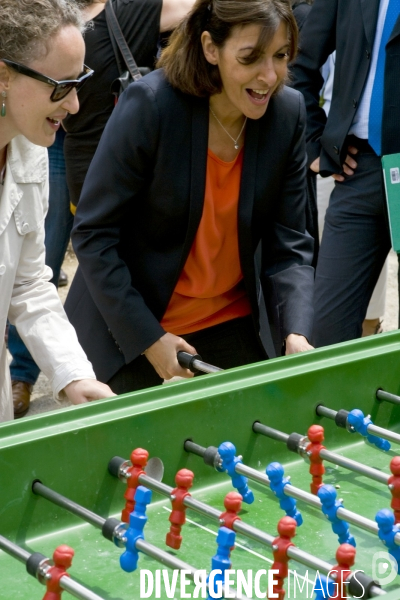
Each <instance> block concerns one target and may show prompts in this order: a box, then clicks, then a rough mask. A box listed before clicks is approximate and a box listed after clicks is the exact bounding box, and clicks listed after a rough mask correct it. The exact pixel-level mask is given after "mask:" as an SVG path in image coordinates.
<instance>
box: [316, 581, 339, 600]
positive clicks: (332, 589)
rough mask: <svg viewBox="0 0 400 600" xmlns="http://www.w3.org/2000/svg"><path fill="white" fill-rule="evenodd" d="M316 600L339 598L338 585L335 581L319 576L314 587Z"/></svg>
mask: <svg viewBox="0 0 400 600" xmlns="http://www.w3.org/2000/svg"><path fill="white" fill-rule="evenodd" d="M314 592H315V598H314V600H327V598H337V590H336V583H335V582H334V581H333V579H330V578H328V577H325V575H319V576H318V577H317V579H316V581H315V585H314Z"/></svg>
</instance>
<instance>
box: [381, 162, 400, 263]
mask: <svg viewBox="0 0 400 600" xmlns="http://www.w3.org/2000/svg"><path fill="white" fill-rule="evenodd" d="M382 167H383V179H384V182H385V191H386V201H387V207H388V215H389V226H390V237H391V240H392V247H393V250H394V251H395V252H400V154H387V155H386V156H382Z"/></svg>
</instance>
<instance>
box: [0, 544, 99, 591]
mask: <svg viewBox="0 0 400 600" xmlns="http://www.w3.org/2000/svg"><path fill="white" fill-rule="evenodd" d="M0 549H1V550H4V552H7V554H9V555H10V556H12V557H13V558H16V559H17V560H19V561H20V562H22V563H24V564H25V565H26V563H27V562H28V560H29V559H30V557H31V556H32V554H31V553H30V552H28V551H27V550H24V549H23V548H21V547H20V546H18V545H17V544H14V543H13V542H11V541H10V540H8V539H7V538H5V537H3V536H2V535H0ZM59 584H60V587H61V588H62V589H63V590H65V591H66V592H69V593H70V594H71V595H72V596H75V598H79V599H80V600H104V599H103V598H101V596H98V594H95V593H94V592H92V591H91V590H89V589H87V588H85V587H84V586H83V585H81V584H80V583H78V582H77V581H74V580H73V579H72V578H71V577H69V576H66V575H65V576H64V577H61V578H60V580H59Z"/></svg>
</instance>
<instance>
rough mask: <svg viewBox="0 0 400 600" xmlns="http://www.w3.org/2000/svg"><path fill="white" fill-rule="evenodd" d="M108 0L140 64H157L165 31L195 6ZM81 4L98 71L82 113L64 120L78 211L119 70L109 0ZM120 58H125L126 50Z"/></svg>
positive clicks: (84, 94)
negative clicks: (107, 6)
mask: <svg viewBox="0 0 400 600" xmlns="http://www.w3.org/2000/svg"><path fill="white" fill-rule="evenodd" d="M109 1H110V2H111V1H112V4H113V8H114V12H115V15H116V17H117V19H118V23H119V25H120V27H121V31H122V33H123V36H124V38H125V40H126V43H127V44H128V47H129V49H130V51H131V53H132V56H133V58H134V59H135V61H136V64H137V65H138V66H139V68H140V67H147V68H149V69H153V68H154V66H155V63H156V60H157V53H158V50H159V39H160V33H165V32H170V31H171V30H172V29H173V28H174V27H175V26H176V25H177V24H178V23H179V21H180V20H181V19H182V18H183V17H184V16H185V15H186V13H187V12H188V11H189V10H190V8H191V7H192V5H193V1H194V0H109ZM79 4H80V6H81V7H82V11H83V16H84V19H85V20H86V21H87V22H88V21H91V24H90V27H89V28H88V30H87V31H86V33H85V45H86V54H85V64H90V65H91V67H92V69H93V70H94V75H93V77H92V78H91V81H89V82H88V85H87V86H85V87H84V88H83V89H82V91H81V93H80V95H79V101H80V110H79V113H77V114H76V115H68V117H67V118H66V119H65V120H64V122H63V125H64V127H65V129H66V131H67V136H66V140H65V145H64V152H65V161H66V171H67V183H68V189H69V194H70V202H71V209H72V212H73V213H75V210H76V206H77V204H78V202H79V197H80V194H81V190H82V185H83V182H84V180H85V177H86V173H87V170H88V168H89V165H90V163H91V160H92V158H93V156H94V153H95V152H96V148H97V145H98V143H99V140H100V138H101V134H102V133H103V130H104V127H105V125H106V123H107V121H108V119H109V118H110V115H111V113H112V111H113V109H114V106H115V97H114V96H113V94H112V93H111V85H112V83H113V82H114V81H115V80H116V79H117V78H118V77H119V75H120V74H119V71H118V66H117V61H116V58H115V54H114V51H113V47H112V44H111V40H110V35H109V31H108V27H107V20H106V14H105V10H104V9H105V4H106V2H105V1H98V2H93V1H92V0H80V2H79ZM120 60H121V63H122V64H124V63H123V59H122V56H121V57H120ZM99 201H100V198H99Z"/></svg>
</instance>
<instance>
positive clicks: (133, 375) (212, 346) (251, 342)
mask: <svg viewBox="0 0 400 600" xmlns="http://www.w3.org/2000/svg"><path fill="white" fill-rule="evenodd" d="M181 337H182V338H184V339H185V340H186V341H187V342H188V343H189V344H191V345H192V346H194V347H195V348H196V350H197V352H198V354H200V356H201V357H202V359H203V360H204V361H205V362H207V363H210V364H213V365H215V366H217V367H220V368H221V369H230V368H232V367H239V366H241V365H247V364H251V363H254V362H258V361H260V360H265V359H266V358H268V357H267V356H266V354H265V351H264V349H263V347H262V345H261V341H260V339H259V338H258V337H257V334H256V332H255V330H254V325H253V321H252V318H251V317H243V318H240V319H233V320H231V321H227V322H226V323H221V324H220V325H215V326H214V327H208V328H207V329H203V330H201V331H196V332H195V333H189V334H187V335H182V336H181ZM162 381H163V380H162V379H161V377H159V376H158V375H157V373H156V372H155V370H154V368H153V367H152V365H151V364H150V363H149V361H148V360H147V358H146V357H145V356H139V357H138V358H136V359H135V360H133V361H132V362H131V363H129V364H128V365H124V366H123V367H122V368H121V369H120V370H119V371H118V372H117V373H116V374H115V375H113V377H112V378H111V379H110V380H109V381H108V382H107V383H108V385H109V386H110V387H111V389H112V390H113V391H114V392H115V393H116V394H125V393H127V392H133V391H135V390H141V389H144V388H148V387H152V386H155V385H160V384H161V383H162Z"/></svg>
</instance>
